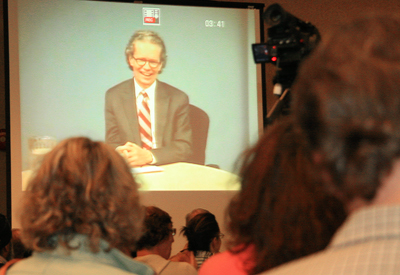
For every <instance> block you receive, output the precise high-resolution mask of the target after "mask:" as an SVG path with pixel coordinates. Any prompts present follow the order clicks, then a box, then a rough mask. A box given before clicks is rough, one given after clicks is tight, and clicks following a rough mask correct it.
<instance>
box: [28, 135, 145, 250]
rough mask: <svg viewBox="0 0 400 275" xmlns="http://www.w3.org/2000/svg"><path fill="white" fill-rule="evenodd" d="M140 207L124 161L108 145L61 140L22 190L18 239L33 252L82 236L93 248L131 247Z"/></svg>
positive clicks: (138, 229) (138, 231)
mask: <svg viewBox="0 0 400 275" xmlns="http://www.w3.org/2000/svg"><path fill="white" fill-rule="evenodd" d="M142 220H143V212H142V207H141V206H140V205H139V197H138V191H137V186H136V183H135V181H134V179H133V177H132V174H131V171H130V169H129V167H128V166H127V164H126V162H125V160H124V159H123V158H122V157H121V156H120V155H119V154H118V153H117V152H116V151H115V150H114V149H112V148H111V147H109V146H108V145H106V144H104V143H102V142H94V141H92V140H90V139H88V138H84V137H77V138H70V139H67V140H64V141H62V142H60V143H59V144H58V145H57V146H56V147H55V148H54V149H53V150H52V151H51V152H49V153H48V154H47V155H46V156H45V157H44V159H43V162H42V164H41V166H40V167H39V169H38V170H37V172H36V174H35V175H34V176H33V178H32V179H31V181H30V183H29V185H28V188H27V190H26V192H25V197H24V207H23V213H22V219H21V224H22V240H23V242H24V244H25V245H26V246H27V247H28V248H32V249H33V250H36V251H44V250H53V249H55V248H56V247H57V246H58V245H62V246H64V247H66V248H67V249H72V247H70V245H69V241H70V240H71V239H73V238H74V236H75V235H77V234H80V235H84V236H86V237H87V239H88V244H89V247H90V249H91V251H92V252H98V251H99V250H100V246H99V244H100V241H101V240H104V241H106V242H108V245H109V248H119V249H121V250H124V251H127V250H129V251H130V250H134V249H135V243H136V241H137V239H138V238H139V237H140V235H141V226H142Z"/></svg>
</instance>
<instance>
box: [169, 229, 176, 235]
mask: <svg viewBox="0 0 400 275" xmlns="http://www.w3.org/2000/svg"><path fill="white" fill-rule="evenodd" d="M169 231H170V232H171V233H172V236H175V235H176V228H171V229H170V230H169Z"/></svg>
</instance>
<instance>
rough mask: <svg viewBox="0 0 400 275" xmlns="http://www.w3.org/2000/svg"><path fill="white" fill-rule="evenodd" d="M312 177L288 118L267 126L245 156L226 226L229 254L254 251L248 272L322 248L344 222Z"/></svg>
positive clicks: (304, 148)
mask: <svg viewBox="0 0 400 275" xmlns="http://www.w3.org/2000/svg"><path fill="white" fill-rule="evenodd" d="M316 172H317V171H315V170H314V166H313V165H312V162H311V155H310V151H309V147H308V145H307V143H306V142H305V141H304V138H303V135H302V133H301V132H300V131H298V130H297V128H296V127H295V125H294V124H293V122H292V120H291V118H290V117H287V118H285V119H284V120H283V121H280V122H277V123H275V124H274V125H272V126H270V127H269V128H268V129H267V132H266V133H265V134H264V136H263V137H262V138H261V139H260V140H259V141H258V143H257V144H256V145H255V146H254V147H253V148H252V149H251V150H249V151H248V152H246V154H245V155H244V159H243V163H242V168H241V173H240V174H241V177H242V188H241V190H240V192H239V193H238V194H237V195H236V196H235V197H234V198H233V200H232V201H231V203H230V205H229V207H228V217H229V223H228V224H229V225H228V226H229V231H230V233H231V235H232V236H233V238H232V243H231V245H232V248H231V251H233V253H239V252H241V251H243V250H244V249H246V248H248V247H249V246H252V247H254V253H253V254H254V255H253V258H249V259H248V260H249V261H248V269H250V270H249V273H251V274H253V273H254V274H255V273H258V272H261V271H264V270H267V269H270V268H272V267H275V266H277V265H279V264H282V263H284V262H288V261H290V260H293V259H296V258H299V257H301V256H304V255H308V254H311V253H313V252H316V251H318V250H321V249H323V248H324V247H325V246H326V245H327V244H328V242H329V241H330V239H331V236H332V235H333V233H334V232H335V231H336V229H337V228H338V227H339V225H340V224H341V223H342V222H343V220H344V218H345V212H344V210H343V207H342V204H341V203H340V202H339V201H338V200H336V199H335V198H333V197H331V196H329V195H327V194H326V192H324V191H323V188H322V185H321V184H320V183H319V181H318V178H317V177H314V174H317V173H316ZM288 225H290V226H288Z"/></svg>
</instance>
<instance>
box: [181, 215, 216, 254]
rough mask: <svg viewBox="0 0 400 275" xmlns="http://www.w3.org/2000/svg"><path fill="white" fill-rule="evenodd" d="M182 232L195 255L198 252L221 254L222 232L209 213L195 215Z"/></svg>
mask: <svg viewBox="0 0 400 275" xmlns="http://www.w3.org/2000/svg"><path fill="white" fill-rule="evenodd" d="M182 232H183V235H184V236H186V238H187V240H188V249H189V250H190V251H193V253H194V255H196V254H197V252H198V251H209V252H212V253H218V252H219V249H220V247H221V232H220V230H219V226H218V222H217V220H216V219H215V216H214V215H213V214H211V213H209V212H207V213H200V214H197V215H195V216H194V217H193V218H191V219H190V220H189V222H188V224H187V225H186V226H185V227H184V228H183V229H182Z"/></svg>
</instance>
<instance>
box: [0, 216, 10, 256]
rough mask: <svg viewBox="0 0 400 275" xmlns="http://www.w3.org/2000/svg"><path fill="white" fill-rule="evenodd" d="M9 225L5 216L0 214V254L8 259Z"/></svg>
mask: <svg viewBox="0 0 400 275" xmlns="http://www.w3.org/2000/svg"><path fill="white" fill-rule="evenodd" d="M10 241H11V227H10V223H9V222H8V220H7V218H6V216H4V215H3V214H0V256H1V257H3V258H4V259H6V260H7V259H8V257H9V254H10Z"/></svg>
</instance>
